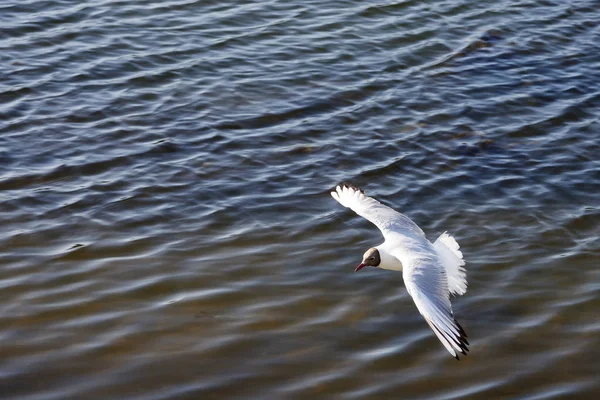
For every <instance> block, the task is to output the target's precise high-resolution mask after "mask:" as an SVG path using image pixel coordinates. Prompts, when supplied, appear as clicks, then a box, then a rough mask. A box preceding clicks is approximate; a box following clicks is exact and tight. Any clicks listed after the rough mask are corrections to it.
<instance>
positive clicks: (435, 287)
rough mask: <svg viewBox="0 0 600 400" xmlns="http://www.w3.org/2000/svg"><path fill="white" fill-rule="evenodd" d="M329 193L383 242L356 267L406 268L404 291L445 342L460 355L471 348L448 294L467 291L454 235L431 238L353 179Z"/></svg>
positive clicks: (403, 271)
mask: <svg viewBox="0 0 600 400" xmlns="http://www.w3.org/2000/svg"><path fill="white" fill-rule="evenodd" d="M331 196H333V198H334V199H336V200H337V201H338V203H340V204H341V205H343V206H344V207H347V208H350V209H351V210H352V211H354V212H355V213H357V214H358V215H360V216H361V217H363V218H366V219H367V220H369V221H371V222H372V223H373V224H375V226H376V227H378V228H379V230H381V233H382V234H383V238H384V239H385V241H384V242H383V243H382V244H380V245H379V246H375V247H371V248H370V249H369V250H367V251H366V252H365V254H364V255H363V260H362V262H361V263H360V265H359V266H358V267H356V270H355V272H358V271H360V270H361V269H363V268H364V267H379V268H383V269H391V270H394V271H402V276H403V278H404V285H405V286H406V291H407V292H408V294H410V296H411V297H412V299H413V300H414V302H415V305H416V306H417V309H418V310H419V312H420V313H421V315H422V316H423V318H425V321H426V322H427V323H428V324H429V327H430V328H431V330H432V331H433V333H435V335H436V336H437V338H438V339H439V340H440V342H442V344H443V345H444V347H445V348H446V349H447V350H448V351H449V352H450V354H452V356H454V357H455V358H456V359H457V360H458V359H459V358H458V354H459V353H460V354H464V355H466V354H467V352H468V351H469V349H468V347H467V346H468V345H469V342H468V341H467V334H466V333H465V331H464V329H463V328H462V327H461V326H460V325H459V323H458V322H457V321H456V319H454V314H453V312H452V305H451V304H450V293H452V294H455V295H463V294H464V293H465V292H466V291H467V274H466V271H465V268H464V267H463V266H464V265H465V262H464V260H463V255H462V253H461V251H460V250H459V248H460V247H459V245H458V243H456V240H454V238H453V237H452V236H450V235H449V234H448V233H446V232H444V233H443V234H442V235H441V236H440V237H439V238H438V239H437V240H436V241H435V242H433V243H431V242H430V241H429V240H427V238H426V237H425V234H424V233H423V231H422V230H421V228H419V226H418V225H417V224H415V223H414V222H413V221H412V220H411V219H410V218H408V217H407V216H406V215H403V214H400V213H399V212H397V211H394V210H392V209H391V208H389V207H387V206H385V205H383V204H381V203H380V202H378V201H377V200H375V199H373V198H372V197H369V196H367V195H365V192H364V191H362V190H361V189H358V188H356V187H354V186H352V185H349V184H342V185H338V186H337V187H336V189H335V192H331Z"/></svg>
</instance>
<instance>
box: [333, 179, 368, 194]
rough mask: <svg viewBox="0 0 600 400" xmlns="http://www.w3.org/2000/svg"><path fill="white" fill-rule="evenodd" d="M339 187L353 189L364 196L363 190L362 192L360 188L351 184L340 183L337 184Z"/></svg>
mask: <svg viewBox="0 0 600 400" xmlns="http://www.w3.org/2000/svg"><path fill="white" fill-rule="evenodd" d="M339 186H341V187H347V188H350V189H354V190H358V191H359V192H361V193H362V194H365V191H364V190H362V189H361V188H359V187H357V186H354V185H353V184H351V183H348V182H341V183H340V184H339Z"/></svg>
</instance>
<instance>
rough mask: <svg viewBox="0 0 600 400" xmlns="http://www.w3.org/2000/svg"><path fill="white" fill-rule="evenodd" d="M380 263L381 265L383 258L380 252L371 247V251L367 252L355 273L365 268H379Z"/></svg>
mask: <svg viewBox="0 0 600 400" xmlns="http://www.w3.org/2000/svg"><path fill="white" fill-rule="evenodd" d="M379 263H381V257H380V256H379V250H377V249H376V248H375V247H371V248H370V249H369V250H367V251H366V252H365V254H364V255H363V260H362V262H361V263H360V265H359V266H358V267H356V269H355V270H354V272H358V271H360V270H361V269H363V268H364V267H378V266H379Z"/></svg>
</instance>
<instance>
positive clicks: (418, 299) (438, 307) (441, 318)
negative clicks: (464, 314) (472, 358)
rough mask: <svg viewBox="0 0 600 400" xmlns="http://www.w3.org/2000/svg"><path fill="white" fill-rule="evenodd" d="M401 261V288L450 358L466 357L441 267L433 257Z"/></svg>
mask: <svg viewBox="0 0 600 400" xmlns="http://www.w3.org/2000/svg"><path fill="white" fill-rule="evenodd" d="M401 257H402V258H403V259H404V260H401V261H402V264H403V265H404V269H403V271H402V275H403V277H404V285H405V286H406V290H407V292H408V293H409V294H410V296H411V297H412V298H413V301H414V302H415V305H416V306H417V309H418V310H419V312H420V313H421V315H422V316H423V318H425V321H427V323H428V324H429V326H430V327H431V330H433V333H435V335H436V336H437V337H438V339H439V340H440V341H441V342H442V344H443V345H444V347H446V349H447V350H448V351H449V352H450V354H452V355H453V356H454V357H456V359H458V353H462V354H465V355H466V354H467V352H468V351H469V349H468V347H467V346H468V345H469V342H468V341H467V334H466V333H465V331H464V330H463V328H462V327H461V326H460V325H459V323H458V322H457V321H456V319H454V314H453V312H452V306H451V305H450V298H449V290H448V280H447V279H448V278H447V276H446V270H445V267H444V266H443V265H442V264H441V263H440V262H439V260H438V259H436V258H435V257H420V256H414V257H411V256H410V254H406V253H404V254H402V255H401Z"/></svg>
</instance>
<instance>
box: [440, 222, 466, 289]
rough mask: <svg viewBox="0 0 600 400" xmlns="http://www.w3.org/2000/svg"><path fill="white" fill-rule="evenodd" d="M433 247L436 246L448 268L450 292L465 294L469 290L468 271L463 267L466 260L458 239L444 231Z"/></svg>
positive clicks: (444, 264)
mask: <svg viewBox="0 0 600 400" xmlns="http://www.w3.org/2000/svg"><path fill="white" fill-rule="evenodd" d="M433 247H435V250H436V251H437V253H438V256H439V258H440V261H441V262H442V265H443V266H444V267H445V268H446V275H447V277H448V288H449V289H450V293H452V294H458V295H463V294H465V293H466V291H467V271H466V270H465V269H464V268H463V265H465V261H464V260H463V255H462V252H461V251H460V250H459V249H460V246H459V245H458V243H456V240H454V238H453V237H452V236H450V235H449V234H448V233H446V232H444V233H442V234H441V235H440V237H439V238H438V239H437V240H436V241H435V242H434V243H433Z"/></svg>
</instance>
